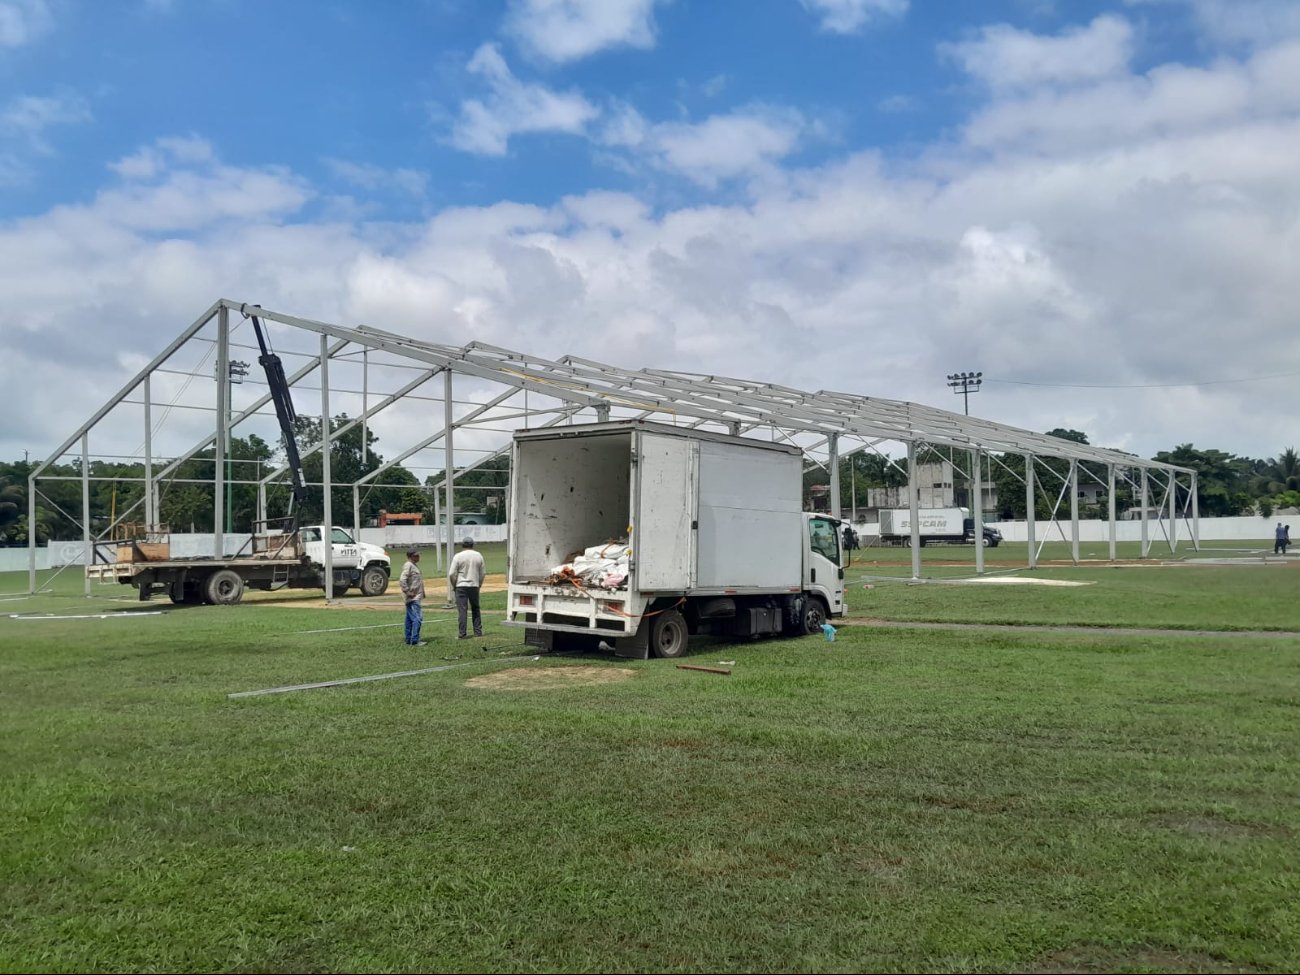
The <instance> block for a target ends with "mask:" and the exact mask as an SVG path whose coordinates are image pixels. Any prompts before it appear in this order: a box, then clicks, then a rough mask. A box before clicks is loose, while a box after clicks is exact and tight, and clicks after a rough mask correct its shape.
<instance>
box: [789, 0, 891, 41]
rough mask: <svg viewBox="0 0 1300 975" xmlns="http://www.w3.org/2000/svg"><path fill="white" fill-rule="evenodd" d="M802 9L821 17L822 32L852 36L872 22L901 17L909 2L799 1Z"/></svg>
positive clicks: (870, 0) (887, 0)
mask: <svg viewBox="0 0 1300 975" xmlns="http://www.w3.org/2000/svg"><path fill="white" fill-rule="evenodd" d="M799 2H800V3H802V4H803V6H804V9H805V10H808V11H810V12H811V13H815V14H818V15H819V16H820V17H821V28H822V30H827V31H831V32H832V33H835V34H852V33H855V32H856V31H858V30H861V29H862V28H863V27H865V26H866V25H867V24H869V23H871V22H872V21H873V20H878V19H880V18H883V17H901V16H903V14H905V13H907V8H908V5H909V2H910V0H799Z"/></svg>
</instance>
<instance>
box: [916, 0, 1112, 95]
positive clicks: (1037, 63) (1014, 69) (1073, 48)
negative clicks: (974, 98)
mask: <svg viewBox="0 0 1300 975" xmlns="http://www.w3.org/2000/svg"><path fill="white" fill-rule="evenodd" d="M940 51H941V52H943V53H945V54H947V55H949V56H950V57H952V58H953V59H954V60H956V61H957V62H958V63H960V64H961V66H962V67H963V68H964V69H965V70H966V71H967V72H968V73H969V74H971V75H973V76H975V77H976V78H979V79H980V80H981V81H983V82H984V83H985V84H987V85H989V86H990V87H992V88H997V89H1017V88H1018V89H1031V88H1035V87H1038V86H1041V85H1070V84H1078V83H1080V82H1091V81H1096V80H1098V79H1101V78H1110V77H1115V76H1116V75H1120V74H1123V73H1124V72H1125V71H1126V69H1127V67H1128V63H1129V59H1130V58H1131V57H1132V54H1133V28H1132V27H1131V26H1130V24H1129V23H1128V21H1126V20H1124V19H1123V18H1121V17H1115V16H1109V15H1107V16H1101V17H1098V18H1096V19H1095V20H1094V21H1093V22H1092V23H1091V24H1089V25H1088V26H1087V27H1071V28H1067V29H1066V30H1065V31H1063V32H1062V33H1061V34H1059V35H1058V36H1056V37H1043V36H1041V35H1038V34H1034V33H1032V32H1030V31H1024V30H1019V29H1017V28H1015V27H1010V26H1008V25H1006V24H997V25H994V26H991V27H985V28H983V29H982V30H981V31H980V37H979V39H978V40H970V41H962V42H960V43H956V44H944V45H941V46H940Z"/></svg>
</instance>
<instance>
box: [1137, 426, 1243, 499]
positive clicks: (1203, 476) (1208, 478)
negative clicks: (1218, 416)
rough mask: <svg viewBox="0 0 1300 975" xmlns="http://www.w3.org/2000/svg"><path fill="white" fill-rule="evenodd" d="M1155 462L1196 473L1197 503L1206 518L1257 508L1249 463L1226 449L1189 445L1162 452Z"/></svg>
mask: <svg viewBox="0 0 1300 975" xmlns="http://www.w3.org/2000/svg"><path fill="white" fill-rule="evenodd" d="M1151 459H1152V460H1155V461H1159V462H1160V463H1162V464H1176V465H1177V466H1179V467H1190V468H1191V469H1192V470H1194V471H1196V474H1197V478H1196V499H1197V502H1196V503H1197V507H1198V509H1199V511H1200V513H1201V514H1203V515H1209V516H1211V517H1223V516H1226V515H1241V514H1247V513H1249V512H1250V510H1251V509H1252V508H1253V507H1254V499H1253V498H1252V496H1251V491H1250V490H1249V488H1250V481H1251V463H1250V461H1249V460H1246V459H1243V458H1241V457H1235V456H1233V455H1232V454H1228V453H1224V452H1223V451H1222V450H1213V449H1210V450H1197V449H1196V448H1195V447H1194V446H1192V445H1191V444H1189V443H1185V444H1179V445H1178V446H1177V447H1175V448H1174V449H1173V450H1162V451H1160V452H1159V453H1158V454H1156V455H1155V456H1154V457H1152V458H1151Z"/></svg>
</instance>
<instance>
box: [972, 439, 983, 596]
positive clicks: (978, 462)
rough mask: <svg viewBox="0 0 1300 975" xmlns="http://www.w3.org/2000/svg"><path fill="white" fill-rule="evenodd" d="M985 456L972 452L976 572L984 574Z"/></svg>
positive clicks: (976, 450) (975, 451) (977, 451)
mask: <svg viewBox="0 0 1300 975" xmlns="http://www.w3.org/2000/svg"><path fill="white" fill-rule="evenodd" d="M983 466H984V461H983V458H982V457H981V456H980V452H979V450H978V448H977V449H975V450H972V451H971V452H970V483H971V499H972V500H971V505H970V516H971V520H972V521H973V522H974V529H975V574H976V575H983V574H984V484H983V471H982V470H981V468H983Z"/></svg>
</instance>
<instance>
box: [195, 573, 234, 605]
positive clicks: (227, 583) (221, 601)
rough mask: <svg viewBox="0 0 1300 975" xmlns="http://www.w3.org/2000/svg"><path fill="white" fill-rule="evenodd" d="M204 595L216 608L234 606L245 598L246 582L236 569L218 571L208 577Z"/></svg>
mask: <svg viewBox="0 0 1300 975" xmlns="http://www.w3.org/2000/svg"><path fill="white" fill-rule="evenodd" d="M203 595H204V596H206V597H207V601H208V602H209V603H211V604H212V605H214V606H233V605H235V603H237V602H239V601H240V600H241V599H243V598H244V580H243V578H242V577H241V576H240V575H239V573H238V572H236V571H235V570H234V569H218V570H217V571H216V572H214V573H212V575H210V576H208V578H207V581H206V582H205V583H204V586H203Z"/></svg>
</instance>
